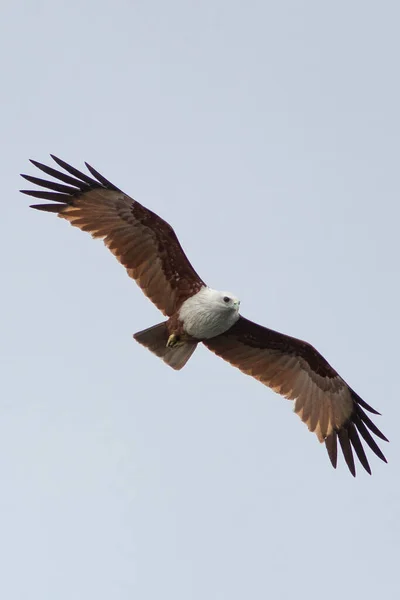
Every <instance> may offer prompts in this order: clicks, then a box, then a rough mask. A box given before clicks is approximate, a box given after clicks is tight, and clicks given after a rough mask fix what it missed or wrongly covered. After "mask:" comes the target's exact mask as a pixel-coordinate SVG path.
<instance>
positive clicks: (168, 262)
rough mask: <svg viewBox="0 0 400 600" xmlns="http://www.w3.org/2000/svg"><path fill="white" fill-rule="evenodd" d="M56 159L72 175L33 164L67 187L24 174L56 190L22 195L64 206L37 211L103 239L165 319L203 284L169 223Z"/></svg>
mask: <svg viewBox="0 0 400 600" xmlns="http://www.w3.org/2000/svg"><path fill="white" fill-rule="evenodd" d="M52 158H53V159H54V160H55V162H56V163H57V164H58V165H59V166H60V167H61V168H63V169H65V171H67V173H68V175H66V174H65V173H63V172H61V171H58V170H56V169H52V168H51V167H47V166H45V165H42V164H41V163H37V162H34V161H33V164H34V165H35V166H37V167H38V168H39V169H40V170H41V171H43V172H45V173H47V174H49V175H51V176H52V177H54V178H55V179H58V180H59V181H62V182H63V184H60V183H58V182H57V181H55V182H53V181H46V180H43V179H39V178H35V177H31V176H29V175H28V176H25V178H26V179H27V180H28V181H31V182H33V183H35V184H38V185H41V186H42V187H43V188H45V190H47V189H49V188H50V189H52V190H55V191H54V192H48V191H45V190H43V189H40V190H25V191H24V193H27V194H28V195H31V196H34V197H35V198H42V199H44V200H52V201H53V202H54V201H56V202H59V203H60V204H59V205H58V206H57V205H54V204H50V205H48V208H47V205H44V204H40V205H34V206H33V208H37V209H39V210H45V211H46V210H48V211H49V212H58V215H59V216H60V217H61V218H63V219H66V220H67V221H69V222H70V223H71V225H73V226H75V227H79V228H80V229H82V230H83V231H87V232H89V233H91V234H92V236H93V237H95V238H103V240H104V243H105V245H106V246H107V247H108V248H109V249H110V250H111V252H112V253H113V254H114V255H115V256H116V257H117V259H118V260H119V261H120V262H121V263H122V264H123V265H124V266H125V267H126V269H127V271H128V274H129V275H130V276H131V277H133V279H135V280H136V282H137V283H138V284H139V286H140V287H141V288H142V290H143V292H144V293H145V294H146V295H147V296H148V297H149V298H150V299H151V300H152V301H153V302H154V304H155V305H156V306H157V307H158V308H159V309H160V310H161V311H162V312H163V313H164V314H165V315H167V316H171V314H173V313H174V312H175V311H176V310H178V309H179V308H180V306H181V305H182V303H183V302H184V301H185V300H186V299H187V298H188V297H190V296H192V295H193V294H194V293H196V292H198V291H199V290H200V289H201V288H202V287H203V286H204V285H205V284H204V282H203V281H202V280H201V279H200V277H199V276H198V274H197V273H196V271H195V270H194V269H193V267H192V265H191V264H190V262H189V260H188V259H187V257H186V255H185V253H184V251H183V249H182V247H181V245H180V243H179V241H178V238H177V237H176V235H175V232H174V230H173V229H172V227H171V226H170V225H169V224H168V223H166V221H164V220H163V219H161V218H160V217H159V216H158V215H156V214H155V213H153V212H152V211H151V210H149V209H147V208H145V207H144V206H142V205H141V204H139V203H138V202H136V201H135V200H133V199H132V198H130V197H129V196H127V195H126V194H124V193H123V192H122V191H120V190H119V189H118V188H117V187H115V186H114V185H113V184H112V183H111V182H109V181H108V180H107V179H105V178H104V177H103V176H102V175H100V174H99V173H98V172H97V171H96V170H95V169H93V168H92V167H90V166H89V165H87V166H88V169H89V171H90V173H91V175H93V177H95V178H96V179H93V178H92V177H89V176H88V175H86V174H84V173H82V172H81V171H78V170H77V169H75V168H74V167H72V166H70V165H68V164H67V163H66V162H64V161H62V160H60V159H58V158H57V157H54V156H53V157H52ZM65 183H67V184H69V185H64V184H65ZM59 192H62V193H59Z"/></svg>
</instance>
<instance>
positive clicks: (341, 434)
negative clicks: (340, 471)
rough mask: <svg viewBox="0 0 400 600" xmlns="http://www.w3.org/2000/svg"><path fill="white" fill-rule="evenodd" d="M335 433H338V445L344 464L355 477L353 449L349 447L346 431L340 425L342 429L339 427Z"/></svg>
mask: <svg viewBox="0 0 400 600" xmlns="http://www.w3.org/2000/svg"><path fill="white" fill-rule="evenodd" d="M337 434H338V438H339V442H340V446H341V448H342V452H343V456H344V459H345V461H346V464H347V466H348V468H349V471H350V473H351V474H352V475H353V477H355V476H356V467H355V464H354V456H353V451H352V449H351V443H350V439H349V434H348V431H347V429H346V428H345V427H342V429H339V431H338V432H337Z"/></svg>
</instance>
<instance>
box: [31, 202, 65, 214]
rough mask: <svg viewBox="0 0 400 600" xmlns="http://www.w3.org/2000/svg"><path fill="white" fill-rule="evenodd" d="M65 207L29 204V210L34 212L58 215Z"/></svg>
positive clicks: (60, 205)
mask: <svg viewBox="0 0 400 600" xmlns="http://www.w3.org/2000/svg"><path fill="white" fill-rule="evenodd" d="M65 206H67V205H66V204H31V205H30V207H29V208H34V209H35V210H43V211H44V212H52V213H59V212H62V208H64V207H65Z"/></svg>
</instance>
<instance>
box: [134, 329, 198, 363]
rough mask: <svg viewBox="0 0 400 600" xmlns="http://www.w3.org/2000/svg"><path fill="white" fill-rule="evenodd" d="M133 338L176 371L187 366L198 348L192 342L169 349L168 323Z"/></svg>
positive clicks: (137, 334)
mask: <svg viewBox="0 0 400 600" xmlns="http://www.w3.org/2000/svg"><path fill="white" fill-rule="evenodd" d="M133 337H134V338H135V340H136V341H137V342H139V344H141V345H142V346H145V348H148V349H149V350H150V352H153V354H156V356H158V357H159V358H162V360H163V361H164V362H165V363H166V364H167V365H169V366H170V367H172V368H173V369H175V370H176V371H179V369H182V367H184V366H185V364H186V363H187V361H188V360H189V358H190V357H191V356H192V354H193V352H194V351H195V350H196V347H197V342H192V341H190V342H184V343H182V344H179V345H177V346H174V347H173V348H169V347H167V342H168V337H169V333H168V329H167V323H166V321H164V322H163V323H159V324H158V325H153V327H149V328H148V329H144V330H143V331H138V332H137V333H135V334H134V335H133Z"/></svg>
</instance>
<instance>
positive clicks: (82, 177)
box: [50, 154, 99, 187]
mask: <svg viewBox="0 0 400 600" xmlns="http://www.w3.org/2000/svg"><path fill="white" fill-rule="evenodd" d="M50 156H51V158H52V159H53V160H54V162H56V163H57V164H58V166H60V167H61V168H62V169H64V170H65V171H67V173H70V174H71V175H73V177H77V178H78V179H80V180H81V181H84V182H85V183H87V184H88V185H90V186H94V187H99V182H98V181H96V180H95V179H92V178H91V177H89V176H88V175H86V174H85V173H82V171H79V170H78V169H75V167H72V166H71V165H69V164H68V163H66V162H65V160H62V159H61V158H58V157H57V156H55V155H54V154H50Z"/></svg>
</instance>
